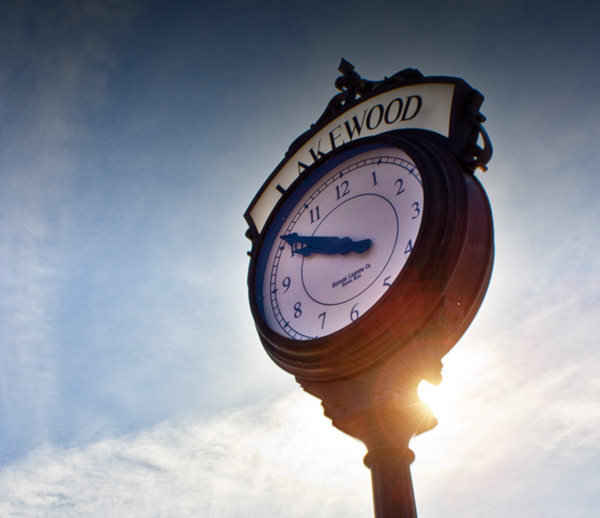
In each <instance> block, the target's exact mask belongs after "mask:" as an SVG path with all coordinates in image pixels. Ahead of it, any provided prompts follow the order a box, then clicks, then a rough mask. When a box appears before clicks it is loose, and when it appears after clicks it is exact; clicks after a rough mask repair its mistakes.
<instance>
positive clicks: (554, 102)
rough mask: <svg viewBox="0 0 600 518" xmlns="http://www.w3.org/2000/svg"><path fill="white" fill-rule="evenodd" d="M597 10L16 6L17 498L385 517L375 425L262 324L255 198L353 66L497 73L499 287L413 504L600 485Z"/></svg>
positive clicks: (8, 271)
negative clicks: (371, 449)
mask: <svg viewBox="0 0 600 518" xmlns="http://www.w3.org/2000/svg"><path fill="white" fill-rule="evenodd" d="M599 20H600V9H599V8H598V7H597V6H595V5H593V4H591V3H589V2H583V1H574V2H570V3H569V4H568V5H566V4H564V3H562V2H543V3H542V2H517V1H503V2H499V1H498V2H497V1H494V0H486V1H479V2H472V1H470V0H462V1H457V2H442V1H439V0H438V1H421V2H411V3H406V4H399V3H398V2H381V1H375V2H371V3H369V4H365V3H364V2H353V1H350V2H346V3H344V4H343V5H341V4H339V3H333V2H316V1H308V2H302V3H298V4H297V5H295V4H294V3H283V2H276V1H272V2H254V3H251V2H242V1H235V0H232V1H225V2H221V3H218V4H216V3H212V2H211V3H208V2H202V1H200V2H164V1H158V0H156V1H147V2H145V1H138V2H135V1H128V2H120V1H101V0H83V1H78V2H75V1H67V0H56V1H54V2H36V1H26V0H25V1H18V2H17V1H6V2H3V3H2V5H1V6H0V515H1V516H3V517H4V516H6V517H12V516H24V517H29V516H48V517H66V516H78V517H79V516H84V517H85V516H132V517H134V516H135V517H137V516H144V517H153V516H156V517H162V516H169V517H188V516H190V517H191V516H194V517H196V516H206V517H211V518H212V517H231V518H234V517H235V518H238V517H244V516H248V517H254V516H273V517H280V516H290V517H293V518H296V517H311V518H312V517H314V516H319V517H323V518H325V517H331V518H338V517H342V516H343V517H345V518H353V517H359V516H369V515H372V504H371V495H370V480H369V473H368V471H367V470H366V468H364V467H363V466H362V457H363V455H364V448H362V446H361V445H360V444H358V443H356V442H355V441H353V440H352V439H350V438H347V437H345V436H343V434H341V432H338V431H336V430H334V429H332V427H331V426H330V424H329V423H328V421H327V420H326V419H325V418H324V417H323V416H322V415H321V413H322V411H321V409H320V407H319V403H318V401H317V400H315V399H314V398H311V397H310V396H308V395H306V394H303V393H302V392H301V390H300V388H299V387H297V386H296V384H295V382H294V380H293V378H292V377H291V376H289V375H287V374H285V373H284V372H283V371H280V370H279V369H278V368H277V367H276V366H275V364H273V363H272V362H271V361H270V360H269V359H268V357H267V355H266V354H265V353H264V351H263V350H262V347H261V345H260V342H259V340H258V337H257V335H256V332H255V331H254V329H253V324H252V321H251V316H250V312H249V309H248V304H247V293H246V274H247V267H248V258H247V256H246V251H247V249H248V247H249V243H248V241H247V240H246V239H245V238H244V232H245V230H246V226H245V222H244V221H243V218H242V214H243V212H244V210H245V209H246V207H247V205H248V204H249V202H250V201H251V199H252V197H253V195H254V193H255V192H256V191H257V190H258V188H259V187H260V185H261V184H262V182H263V181H264V180H265V179H266V177H267V175H268V174H269V173H270V172H271V171H272V169H273V168H274V167H275V166H276V165H277V163H278V162H279V161H280V160H281V158H282V157H283V154H284V153H285V151H286V149H287V147H288V145H289V144H290V143H291V142H292V140H293V139H294V138H295V137H296V136H298V135H299V134H300V133H302V132H304V131H305V130H307V129H308V128H309V127H310V124H311V123H313V122H315V121H316V120H317V118H318V117H319V116H320V114H321V113H322V111H323V109H324V108H325V106H326V104H327V102H328V101H329V99H330V98H331V97H332V96H333V95H334V94H335V93H336V92H337V91H336V90H335V89H334V86H333V84H334V81H335V78H336V77H337V76H338V75H339V73H338V72H337V66H338V64H339V62H340V58H342V57H344V58H346V59H347V60H349V61H350V62H351V63H353V64H354V65H355V67H356V70H357V71H358V73H359V74H361V75H362V76H363V77H366V78H369V79H374V80H377V79H381V78H383V77H384V76H389V75H392V74H393V73H395V72H397V71H398V70H401V69H403V68H406V67H415V68H418V69H419V70H421V72H422V73H423V74H425V75H448V76H457V77H462V78H464V79H465V80H466V81H467V82H468V83H469V84H471V85H472V86H473V87H475V88H477V89H478V90H480V91H481V92H482V93H483V94H484V95H485V97H486V100H485V103H484V105H483V107H482V112H483V113H484V114H485V115H486V116H487V117H488V122H486V127H487V130H488V133H489V134H490V137H491V139H492V142H493V144H494V148H495V153H494V157H493V159H492V161H491V163H490V164H489V166H490V168H489V171H488V172H487V173H484V174H479V178H480V180H481V182H482V183H483V185H484V187H485V188H486V191H487V193H488V195H489V198H490V201H491V204H492V209H493V211H494V218H495V228H496V248H497V253H496V262H495V267H494V275H493V278H492V282H491V285H490V289H489V292H488V295H487V297H486V300H485V301H484V304H483V306H482V309H481V311H480V313H479V315H478V317H477V318H476V320H475V322H474V323H473V325H472V326H471V328H470V329H469V330H468V332H467V334H466V335H465V336H464V337H463V339H462V340H461V341H460V342H459V344H458V345H457V346H456V347H455V348H454V349H453V350H452V351H451V352H450V353H449V354H448V355H447V356H446V358H445V359H444V365H445V367H444V371H443V374H444V381H443V382H442V384H441V385H440V386H439V387H438V388H437V389H436V390H435V393H436V394H437V398H438V399H439V400H440V401H438V402H437V404H436V403H434V410H435V414H436V416H437V417H438V420H439V422H440V424H439V425H438V427H437V428H436V429H434V430H432V431H430V432H428V433H427V434H424V435H422V436H420V437H418V438H416V439H415V440H413V442H412V448H413V449H414V451H415V453H416V455H417V460H416V461H415V463H414V464H413V468H412V472H413V478H414V484H415V491H416V498H417V506H418V511H419V516H420V517H421V518H442V517H443V518H452V517H454V516H457V517H458V516H461V517H462V518H464V517H471V516H473V517H476V516H477V517H479V516H487V517H488V518H495V517H501V516H502V517H504V516H506V515H507V514H509V513H510V515H512V516H514V517H515V518H518V517H530V516H546V517H550V518H552V517H559V516H560V517H563V516H565V515H568V516H571V517H575V518H576V517H584V516H585V517H588V516H591V515H593V514H594V511H596V510H597V509H598V507H599V506H600V497H599V496H598V491H597V486H598V480H599V479H600V467H599V466H600V432H599V431H598V430H600V404H599V402H600V381H599V379H598V374H597V373H598V371H599V370H600V353H599V352H598V348H597V344H598V331H597V326H598V324H597V323H598V322H599V321H600V283H599V280H600V260H599V259H598V257H599V251H600V243H599V239H598V238H599V231H598V228H597V223H596V222H597V221H598V219H599V217H600V208H599V204H598V203H597V201H596V200H597V198H598V195H599V194H600V180H599V179H598V178H599V177H598V167H599V165H600V151H598V149H599V146H598V142H599V136H600V101H599V99H600V96H599V95H598V93H599V88H598V84H599V79H600V77H599V76H600V62H599V61H600V58H599V54H598V52H597V49H598V43H599V41H598V36H597V26H598V21H599Z"/></svg>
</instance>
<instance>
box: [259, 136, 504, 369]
mask: <svg viewBox="0 0 600 518" xmlns="http://www.w3.org/2000/svg"><path fill="white" fill-rule="evenodd" d="M386 148H387V149H393V150H395V154H396V155H398V156H406V157H407V159H408V160H407V162H409V163H411V164H414V165H415V168H416V170H417V171H418V173H419V178H420V183H421V186H422V191H421V195H422V202H421V203H420V209H422V212H420V214H419V218H420V224H419V225H418V230H417V232H416V237H415V238H414V242H412V238H409V239H411V245H412V249H411V250H410V254H408V257H407V258H406V261H405V263H404V264H403V265H402V267H401V268H399V269H398V270H397V271H396V272H395V275H394V276H393V278H390V279H389V280H388V283H389V284H390V286H389V287H386V290H385V292H384V293H382V294H381V295H380V296H379V297H376V300H375V302H374V303H373V304H372V305H371V306H370V307H369V308H368V309H367V311H365V312H364V313H363V312H360V314H359V315H356V314H354V315H352V314H351V312H352V306H349V308H348V309H350V312H349V315H348V317H349V318H348V322H347V325H344V326H341V327H339V329H337V330H335V331H334V332H332V333H330V334H327V335H325V336H321V337H319V336H317V337H314V335H313V336H311V335H310V334H309V333H300V334H301V335H302V336H299V337H298V336H295V337H294V335H291V334H288V333H285V332H284V333H282V332H281V329H278V328H277V325H274V324H273V322H272V321H271V322H269V316H268V314H267V313H268V311H266V310H265V299H268V298H269V297H268V296H269V295H270V294H267V293H265V291H266V289H265V286H266V285H267V284H268V283H266V284H265V275H267V274H266V273H265V272H266V267H267V263H268V262H269V253H271V252H272V251H273V250H274V249H276V248H277V247H274V243H275V242H276V241H278V240H281V235H283V234H281V233H280V232H281V231H282V230H283V231H284V232H285V231H286V230H285V229H284V228H283V224H285V221H286V219H289V216H291V215H292V211H293V209H295V208H296V207H297V206H298V203H301V202H302V200H303V199H304V197H306V196H307V195H308V194H310V193H311V192H312V191H315V188H316V189H317V190H318V184H319V181H320V179H325V180H327V178H328V174H330V173H331V172H334V173H335V171H336V168H338V169H339V167H340V166H343V165H344V164H345V163H348V162H349V161H350V162H351V161H352V157H361V156H368V153H369V152H372V151H373V150H377V149H379V150H381V149H386ZM365 154H366V155H365ZM342 169H343V167H342ZM365 172H366V171H365ZM349 176H350V175H349ZM364 176H367V175H364ZM336 183H337V185H336V186H337V187H338V191H339V188H340V186H341V182H340V179H339V178H337V181H336ZM315 186H317V187H315ZM329 188H330V189H331V192H334V190H335V186H334V185H333V184H332V185H331V187H329ZM311 190H312V191H311ZM335 194H336V195H337V194H338V192H335ZM363 194H364V193H363ZM334 197H335V196H334ZM317 198H318V196H317ZM354 201H355V202H356V199H355V200H354ZM383 203H385V202H383ZM309 207H310V204H309ZM309 207H306V209H305V211H307V212H306V213H305V217H306V216H308V217H309V218H310V210H311V209H310V208H309ZM315 207H316V205H315ZM312 210H313V218H314V217H316V214H315V209H314V208H313V209H312ZM296 212H298V211H296ZM334 212H335V211H334ZM350 213H351V211H349V212H348V214H350ZM390 213H391V212H390ZM332 214H333V213H332ZM322 216H323V215H321V217H322ZM292 219H293V218H292ZM288 226H289V225H288ZM287 230H288V232H289V231H291V230H293V228H291V229H287ZM338 237H342V236H338ZM344 237H345V236H344ZM358 237H360V236H356V238H358ZM365 237H368V236H366V235H365ZM402 244H403V243H401V245H402ZM396 246H398V243H397V244H396ZM284 252H285V253H291V249H289V247H288V249H286V250H284ZM348 255H351V254H348ZM355 255H357V256H358V254H355ZM271 256H272V253H271ZM293 259H298V258H297V257H296V258H293ZM306 259H308V258H304V259H301V261H304V260H306ZM319 259H321V258H319ZM323 259H332V258H331V257H328V258H323ZM290 262H291V259H290ZM492 262H493V228H492V218H491V211H490V208H489V203H488V201H487V197H486V195H485V192H484V191H483V188H482V187H481V185H480V184H479V182H478V181H477V179H476V178H475V177H474V176H473V175H472V174H470V173H469V172H466V171H465V170H464V167H461V165H460V164H459V163H458V161H457V160H456V158H455V157H453V156H452V153H451V152H450V151H449V150H448V148H447V146H445V145H444V140H443V139H440V138H439V137H437V136H436V135H434V134H431V132H427V131H419V130H400V131H396V132H392V133H389V134H385V135H380V136H377V137H372V138H365V139H361V140H360V141H356V142H352V143H349V144H347V145H344V146H340V148H338V149H336V150H335V152H332V153H330V154H329V155H328V156H327V158H326V159H325V160H322V161H320V162H318V163H315V164H313V166H311V167H310V168H308V169H307V170H306V171H305V172H304V173H303V174H302V175H301V176H299V177H298V178H297V179H296V181H295V182H294V183H293V184H292V185H291V186H290V187H289V188H288V189H287V191H286V193H285V194H284V195H283V196H282V197H281V199H280V200H279V202H278V204H277V205H276V207H275V209H274V210H273V211H272V213H271V215H270V217H269V218H268V220H267V222H266V224H265V227H264V229H263V232H262V233H261V236H260V238H259V240H258V241H257V242H256V243H255V247H254V248H253V253H252V255H251V264H250V273H249V279H248V281H249V288H250V306H251V309H252V312H253V316H254V319H255V322H256V326H257V330H258V332H259V336H260V338H261V341H262V343H263V345H264V347H265V349H266V350H267V352H268V353H269V355H270V356H271V357H272V358H273V360H274V361H275V362H276V363H278V364H279V365H280V366H281V367H283V368H284V369H285V370H287V371H288V372H291V373H293V374H295V375H296V376H299V377H301V378H303V379H314V380H327V379H337V378H340V377H346V376H350V375H353V374H355V373H357V372H360V371H361V370H365V369H369V368H371V367H374V366H376V365H378V364H381V363H382V362H384V361H386V359H388V358H390V357H391V356H394V355H397V354H401V353H402V351H403V350H406V351H407V352H408V351H410V352H411V354H413V353H414V351H415V350H417V349H419V348H420V349H423V350H425V349H426V350H427V351H426V353H427V354H429V355H432V356H433V357H437V358H441V357H442V356H443V355H444V354H445V353H446V352H447V351H448V350H449V349H450V348H451V347H452V346H453V345H454V343H455V342H456V341H457V340H458V338H460V336H461V335H462V334H463V333H464V331H465V330H466V328H467V327H468V325H469V324H470V322H471V321H472V319H473V317H474V315H475V313H476V311H477V309H478V308H479V306H480V304H481V302H482V300H483V296H484V294H485V290H486V288H487V285H488V283H489V279H490V275H491V269H492ZM365 263H366V260H365ZM323 264H327V261H324V262H323ZM330 264H332V265H335V264H336V263H335V262H334V261H331V262H330ZM366 264H368V263H366ZM333 267H334V268H335V266H333ZM339 275H340V279H342V278H343V277H344V276H345V275H346V272H345V270H343V269H342V268H340V274H339ZM334 276H335V275H334ZM374 277H375V278H378V277H377V276H376V275H375V276H374ZM390 277H392V276H390ZM384 279H385V276H384V277H383V278H382V279H381V281H382V282H383V280H384ZM281 288H282V285H280V289H281ZM265 295H267V297H265ZM292 307H293V306H292ZM298 309H301V307H300V308H298ZM355 310H356V308H355ZM296 314H297V313H296ZM316 316H317V315H313V317H316ZM352 316H356V318H351V317H352ZM292 318H294V317H293V316H292V317H291V318H289V320H291V319H292ZM323 319H326V317H323ZM313 320H314V321H316V322H317V323H320V322H321V321H320V320H319V319H316V318H313ZM417 344H420V346H419V345H417ZM422 352H423V351H422Z"/></svg>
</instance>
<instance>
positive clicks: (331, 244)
mask: <svg viewBox="0 0 600 518" xmlns="http://www.w3.org/2000/svg"><path fill="white" fill-rule="evenodd" d="M326 167H327V164H325V165H324V166H322V168H321V171H322V170H323V169H324V168H326ZM325 170H326V172H325V173H324V174H323V173H322V172H321V173H320V172H319V171H320V170H319V169H317V170H316V171H314V172H313V173H311V175H310V177H307V179H306V180H305V181H306V182H307V184H310V187H309V188H308V190H303V192H304V194H303V195H302V196H301V197H300V198H299V199H298V197H296V199H295V201H294V198H293V197H291V198H290V199H291V200H292V201H291V202H290V201H289V200H288V203H287V204H284V205H283V206H282V208H281V209H280V216H281V219H279V221H281V220H282V219H283V223H282V224H281V226H279V225H272V228H271V229H270V230H269V236H271V239H270V240H269V239H267V240H266V241H265V242H266V243H272V244H271V245H270V250H263V253H268V257H267V259H266V261H264V262H263V264H264V271H263V272H262V276H259V279H260V277H262V280H259V282H260V283H261V291H262V313H263V317H264V319H265V321H266V323H267V325H268V326H269V327H270V328H271V329H272V330H273V331H275V332H276V333H278V334H280V335H282V336H287V337H290V338H292V339H296V340H309V339H313V338H317V337H322V336H326V335H329V334H332V333H334V332H336V331H338V330H340V329H342V328H344V327H346V326H348V325H349V324H351V323H352V322H353V321H355V320H356V319H358V318H360V317H361V316H363V315H364V314H365V313H366V312H367V311H368V310H369V309H370V308H371V307H372V306H373V305H374V304H375V303H376V302H377V301H378V300H379V299H380V298H381V297H383V296H384V295H385V293H386V291H387V290H388V289H389V287H390V286H391V284H392V283H393V282H394V280H395V279H396V278H397V277H398V275H399V273H400V272H401V271H402V268H403V267H404V265H405V264H406V261H407V259H408V257H409V256H410V254H411V252H412V249H413V247H414V245H415V241H416V238H417V235H418V233H419V228H420V226H421V219H422V213H423V209H424V207H423V185H422V181H421V175H420V174H419V171H418V170H417V168H416V166H415V164H414V163H413V162H412V160H411V159H410V157H409V156H408V155H407V154H406V153H404V152H403V151H401V150H399V149H397V148H393V147H379V148H376V149H371V150H369V151H364V152H362V153H361V152H360V151H354V156H352V158H349V159H348V160H345V161H344V162H342V163H340V164H338V165H337V166H335V167H333V168H331V167H329V168H328V169H325ZM315 178H316V180H315ZM311 179H312V180H311ZM302 185H306V184H304V183H302V184H300V186H299V188H300V187H301V186H302ZM305 189H306V188H305Z"/></svg>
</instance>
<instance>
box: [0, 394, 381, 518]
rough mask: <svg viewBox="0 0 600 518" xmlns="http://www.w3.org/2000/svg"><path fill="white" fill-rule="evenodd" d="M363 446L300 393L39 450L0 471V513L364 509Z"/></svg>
mask: <svg viewBox="0 0 600 518" xmlns="http://www.w3.org/2000/svg"><path fill="white" fill-rule="evenodd" d="M364 453H365V452H364V448H363V447H362V446H361V445H360V444H359V443H356V442H355V441H353V440H352V439H350V438H348V437H346V436H344V435H343V434H342V433H341V432H338V431H337V430H334V429H333V428H332V427H331V426H330V424H329V422H328V420H327V419H325V418H324V417H323V415H322V409H321V408H320V406H319V404H318V401H317V400H315V399H314V398H312V397H310V396H308V395H306V394H303V393H301V392H300V390H298V392H296V393H294V394H293V395H291V396H287V397H285V398H282V399H280V400H278V401H277V402H275V403H273V404H271V405H262V406H255V407H251V408H247V409H245V410H242V411H238V412H235V413H233V414H231V415H228V416H221V417H218V418H214V419H212V420H210V421H207V422H194V423H187V424H178V425H176V424H173V423H170V424H169V423H165V424H162V425H160V426H157V427H155V428H153V429H151V430H148V431H145V432H142V433H139V434H136V435H131V436H124V437H119V438H113V439H105V440H102V441H99V442H97V443H94V444H90V445H87V446H83V447H72V448H68V449H64V448H55V447H52V446H47V447H44V448H38V449H36V450H34V451H32V452H30V454H29V455H28V456H27V457H26V458H24V459H22V460H20V461H18V462H15V463H13V464H11V465H9V466H5V467H4V469H3V470H2V471H1V472H0V502H1V503H0V515H1V516H3V517H6V518H10V517H13V516H15V517H16V516H19V517H28V516H32V517H33V516H40V515H43V516H46V517H49V518H51V517H58V516H61V517H64V516H77V517H86V516H90V517H92V516H94V517H95V516H122V517H127V516H135V517H138V516H144V517H148V518H150V517H153V516H170V517H176V516H182V517H183V516H194V517H197V516H206V517H208V516H219V517H232V518H239V517H249V518H250V517H255V516H281V515H282V513H285V515H286V516H290V517H292V516H293V517H306V518H309V517H310V518H312V517H314V516H319V517H334V516H335V517H338V516H339V517H342V516H344V517H357V518H358V517H359V516H365V515H368V514H369V513H371V512H372V504H371V495H370V475H369V472H368V470H367V469H366V468H365V467H364V466H363V465H362V462H361V461H362V456H363V455H364ZM342 495H343V496H342ZM284 509H285V511H283V510H284Z"/></svg>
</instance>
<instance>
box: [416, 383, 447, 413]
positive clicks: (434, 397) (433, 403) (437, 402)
mask: <svg viewBox="0 0 600 518" xmlns="http://www.w3.org/2000/svg"><path fill="white" fill-rule="evenodd" d="M417 394H418V395H419V399H420V400H421V401H423V403H425V404H426V405H427V406H428V407H430V408H431V409H432V410H433V411H434V412H435V411H436V410H443V409H444V408H445V407H446V406H447V403H448V401H447V399H448V398H447V396H446V394H447V392H446V391H444V390H443V389H441V388H440V386H439V385H437V386H433V385H431V384H430V383H428V382H427V381H425V380H423V381H421V383H419V388H418V389H417Z"/></svg>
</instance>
